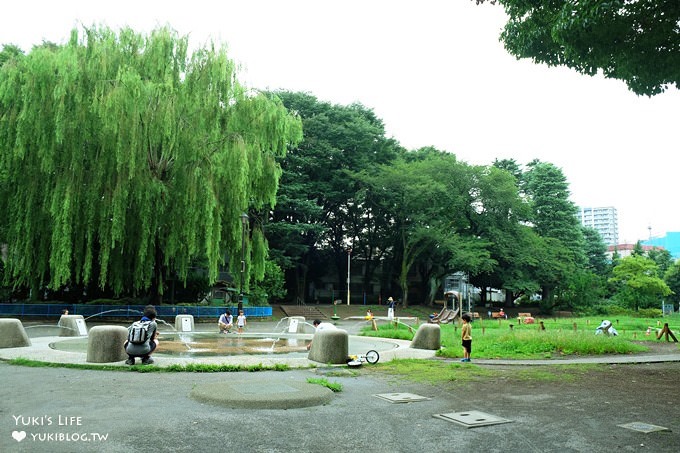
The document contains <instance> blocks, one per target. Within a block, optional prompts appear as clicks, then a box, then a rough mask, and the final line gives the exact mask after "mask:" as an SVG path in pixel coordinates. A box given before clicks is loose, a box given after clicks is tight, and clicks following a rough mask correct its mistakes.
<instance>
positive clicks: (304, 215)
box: [267, 92, 401, 300]
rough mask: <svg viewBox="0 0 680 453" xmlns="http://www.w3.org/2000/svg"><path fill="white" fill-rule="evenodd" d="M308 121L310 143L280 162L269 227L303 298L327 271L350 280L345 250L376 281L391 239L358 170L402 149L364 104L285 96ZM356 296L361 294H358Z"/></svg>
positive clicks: (294, 290)
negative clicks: (385, 242) (365, 199)
mask: <svg viewBox="0 0 680 453" xmlns="http://www.w3.org/2000/svg"><path fill="white" fill-rule="evenodd" d="M277 95H278V96H279V97H280V98H281V99H282V101H283V103H284V105H285V106H286V107H287V108H288V109H290V110H291V111H293V112H296V113H297V114H298V115H299V116H300V118H301V119H302V122H303V128H304V131H305V138H304V140H303V141H302V142H301V143H300V144H299V145H298V146H296V147H295V148H293V149H291V150H290V151H289V152H288V153H287V155H286V157H285V158H284V159H282V160H281V167H282V169H283V175H282V177H281V187H280V191H279V194H278V204H277V206H276V209H275V210H274V211H273V212H272V214H271V216H270V221H269V224H268V225H267V237H268V238H269V240H270V244H271V250H272V256H273V257H274V258H276V260H277V262H279V263H280V264H281V266H282V267H283V268H284V269H286V270H287V281H288V287H289V293H290V295H291V296H294V297H297V298H300V299H301V300H304V299H305V298H306V295H307V294H309V293H308V291H307V289H308V287H309V281H310V280H312V279H315V277H319V276H320V275H321V274H325V275H332V274H333V273H335V274H336V275H337V284H336V285H335V288H343V287H344V284H343V283H342V282H343V281H344V280H345V278H346V267H347V264H346V263H347V247H348V246H350V245H351V247H352V257H354V258H355V259H356V258H360V259H361V260H362V262H363V264H364V265H363V269H364V279H363V284H364V285H367V283H366V282H369V281H371V278H372V275H373V272H374V270H375V268H376V266H377V265H378V262H379V257H380V254H381V253H382V251H383V250H384V248H382V247H378V246H376V244H378V243H379V241H381V240H382V239H383V238H385V237H386V234H384V233H385V230H384V228H382V227H381V226H380V225H381V224H384V222H382V219H381V218H380V217H376V216H374V215H372V212H371V210H370V206H366V205H365V204H362V202H361V200H358V199H357V196H358V194H359V192H360V189H361V187H360V184H359V182H358V181H357V180H356V179H355V178H354V177H353V176H352V172H358V171H362V170H371V169H375V168H376V167H377V166H378V165H381V164H387V163H389V162H391V161H392V160H393V159H394V158H395V156H396V155H397V154H398V153H399V152H400V151H401V148H400V147H399V145H398V144H397V143H396V142H395V141H394V140H393V139H390V138H387V137H386V136H385V128H384V125H383V123H382V121H381V120H380V119H379V118H377V117H376V116H375V113H373V111H371V110H370V109H368V108H366V107H364V106H362V105H360V104H352V105H347V106H344V105H336V104H331V103H329V102H324V101H320V100H318V99H317V98H316V97H314V96H312V95H310V94H306V93H294V92H279V93H277ZM357 293H358V292H357Z"/></svg>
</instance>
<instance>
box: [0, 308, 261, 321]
mask: <svg viewBox="0 0 680 453" xmlns="http://www.w3.org/2000/svg"><path fill="white" fill-rule="evenodd" d="M64 310H68V312H69V314H70V315H82V316H83V317H84V318H89V317H92V318H117V317H120V318H137V317H139V316H141V313H142V312H143V311H144V305H83V304H0V316H41V317H46V316H47V317H49V316H60V315H61V314H62V312H63V311H64ZM225 310H231V313H232V314H233V315H234V316H236V315H237V314H238V308H237V307H236V306H233V307H200V306H182V305H158V306H156V313H157V315H158V317H159V318H161V319H162V318H166V317H170V318H174V317H175V316H177V315H192V316H193V317H194V318H217V317H219V316H220V314H222V313H224V312H225ZM243 312H244V314H245V315H246V317H249V318H250V317H252V318H266V317H270V316H272V307H243Z"/></svg>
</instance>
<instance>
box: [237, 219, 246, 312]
mask: <svg viewBox="0 0 680 453" xmlns="http://www.w3.org/2000/svg"><path fill="white" fill-rule="evenodd" d="M247 229H248V214H246V213H243V214H241V286H240V289H239V294H238V309H239V311H241V310H243V280H244V274H245V271H246V230H247Z"/></svg>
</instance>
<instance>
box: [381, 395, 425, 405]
mask: <svg viewBox="0 0 680 453" xmlns="http://www.w3.org/2000/svg"><path fill="white" fill-rule="evenodd" d="M373 396H376V397H378V398H382V399H384V400H387V401H389V402H390V403H413V402H415V401H427V400H429V399H430V398H428V397H426V396H420V395H416V394H414V393H378V394H376V395H373Z"/></svg>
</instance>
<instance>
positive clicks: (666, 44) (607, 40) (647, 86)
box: [476, 0, 680, 96]
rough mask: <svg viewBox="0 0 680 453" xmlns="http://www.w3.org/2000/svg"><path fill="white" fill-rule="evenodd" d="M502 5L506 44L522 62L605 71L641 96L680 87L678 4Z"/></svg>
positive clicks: (521, 1) (659, 0) (585, 1)
mask: <svg viewBox="0 0 680 453" xmlns="http://www.w3.org/2000/svg"><path fill="white" fill-rule="evenodd" d="M476 2H477V3H483V2H484V0H476ZM497 2H498V3H500V4H501V5H503V7H504V8H505V11H506V13H507V14H508V16H509V19H508V22H507V24H506V25H505V28H504V30H503V32H502V34H501V40H502V41H503V43H504V44H505V48H506V49H507V50H508V52H510V53H511V54H512V55H514V56H516V57H517V58H530V59H532V60H533V61H534V62H536V63H545V64H547V65H549V66H567V67H569V68H572V69H574V70H576V71H578V72H580V73H582V74H587V75H594V74H597V73H599V72H601V73H602V74H603V75H604V76H605V77H608V78H613V79H618V80H621V81H623V82H625V83H626V84H627V85H628V88H629V89H631V90H632V91H633V92H635V93H637V94H639V95H648V96H651V95H655V94H658V93H661V92H663V91H665V90H666V89H668V88H669V87H672V86H673V85H675V87H676V88H680V2H678V1H677V0H638V1H628V0H613V1H602V0H580V1H574V0H570V1H533V2H532V1H526V0H497ZM489 3H496V1H490V2H489Z"/></svg>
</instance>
